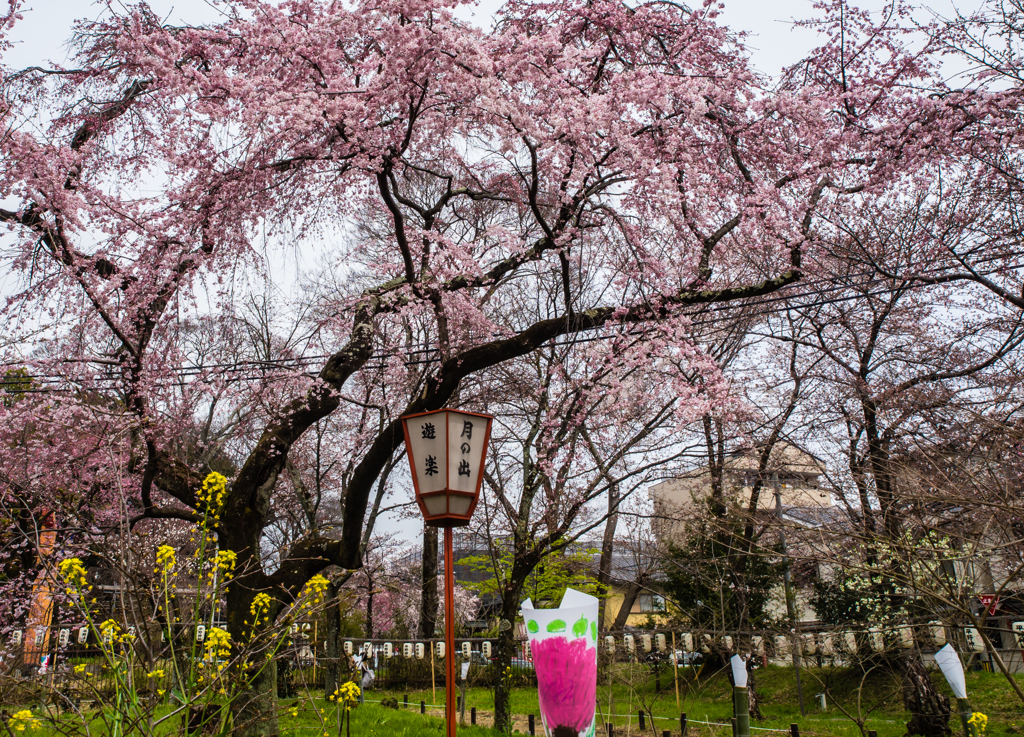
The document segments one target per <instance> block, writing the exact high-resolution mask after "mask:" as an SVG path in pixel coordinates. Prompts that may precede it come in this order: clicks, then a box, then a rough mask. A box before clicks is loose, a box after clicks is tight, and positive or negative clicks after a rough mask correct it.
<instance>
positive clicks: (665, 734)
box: [661, 729, 672, 737]
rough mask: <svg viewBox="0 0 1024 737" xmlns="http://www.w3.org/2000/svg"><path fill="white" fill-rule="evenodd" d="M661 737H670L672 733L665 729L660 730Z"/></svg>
mask: <svg viewBox="0 0 1024 737" xmlns="http://www.w3.org/2000/svg"><path fill="white" fill-rule="evenodd" d="M661 737H672V733H671V732H670V731H668V730H667V729H663V730H661Z"/></svg>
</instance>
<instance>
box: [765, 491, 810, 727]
mask: <svg viewBox="0 0 1024 737" xmlns="http://www.w3.org/2000/svg"><path fill="white" fill-rule="evenodd" d="M772 489H773V490H774V492H775V517H776V518H777V519H778V520H779V541H780V542H781V543H782V562H783V564H784V568H783V569H782V582H783V584H784V585H785V587H786V615H787V616H788V617H789V621H790V622H791V623H792V626H793V631H792V635H793V637H792V644H791V646H790V647H791V649H792V651H793V668H794V669H795V671H796V695H797V696H798V697H799V699H800V716H802V717H805V716H807V711H806V710H805V709H804V690H803V688H802V687H801V685H800V650H801V645H802V643H801V641H800V633H799V632H798V628H799V622H798V621H797V616H796V593H795V592H794V591H793V579H792V576H791V575H790V570H789V569H790V563H789V549H788V548H787V547H786V529H785V527H783V526H782V491H781V490H780V488H779V474H777V473H773V474H772Z"/></svg>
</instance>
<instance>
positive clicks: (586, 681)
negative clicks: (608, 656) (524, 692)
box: [530, 637, 597, 737]
mask: <svg viewBox="0 0 1024 737" xmlns="http://www.w3.org/2000/svg"><path fill="white" fill-rule="evenodd" d="M530 647H531V649H532V650H533V664H534V668H535V669H536V673H537V690H538V692H539V694H538V695H539V701H540V710H541V713H542V714H543V716H544V722H545V724H546V725H547V727H548V729H549V730H550V733H551V734H552V735H558V736H559V737H562V736H563V735H564V736H565V737H576V735H578V734H579V733H580V732H583V731H584V730H586V729H588V728H589V727H590V725H591V723H593V721H594V711H595V709H596V708H597V690H596V689H595V688H594V684H595V683H596V682H597V649H596V648H594V647H589V646H588V642H587V640H586V638H576V639H573V640H567V639H566V638H564V637H549V638H546V639H543V640H534V641H533V642H532V643H530Z"/></svg>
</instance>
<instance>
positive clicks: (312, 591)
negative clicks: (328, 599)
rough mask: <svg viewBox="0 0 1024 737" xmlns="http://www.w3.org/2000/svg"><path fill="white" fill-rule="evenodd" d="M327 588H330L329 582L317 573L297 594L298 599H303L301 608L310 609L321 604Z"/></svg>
mask: <svg viewBox="0 0 1024 737" xmlns="http://www.w3.org/2000/svg"><path fill="white" fill-rule="evenodd" d="M328 586H330V582H329V581H328V580H327V579H326V578H324V577H323V576H321V575H320V574H319V573H318V574H317V575H315V576H313V578H311V579H309V580H308V581H307V582H306V585H305V586H304V587H303V589H302V593H301V594H299V598H301V599H303V603H302V606H303V607H305V608H306V609H312V608H313V607H314V606H316V605H317V604H319V603H321V602H322V601H323V600H324V592H325V591H327V587H328Z"/></svg>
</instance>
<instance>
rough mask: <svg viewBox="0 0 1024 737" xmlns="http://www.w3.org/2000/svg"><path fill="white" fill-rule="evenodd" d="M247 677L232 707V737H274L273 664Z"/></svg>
mask: <svg viewBox="0 0 1024 737" xmlns="http://www.w3.org/2000/svg"><path fill="white" fill-rule="evenodd" d="M265 663H266V664H265V665H264V666H263V669H262V670H260V671H259V672H258V673H256V674H253V675H250V676H249V677H248V686H249V688H248V689H246V690H244V691H242V692H241V693H240V694H239V695H238V696H237V697H236V699H235V701H234V702H233V704H232V712H233V715H232V717H233V720H234V731H233V734H234V735H235V737H277V736H278V735H279V734H280V730H279V729H278V726H277V661H276V660H274V659H270V660H268V661H265Z"/></svg>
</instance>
